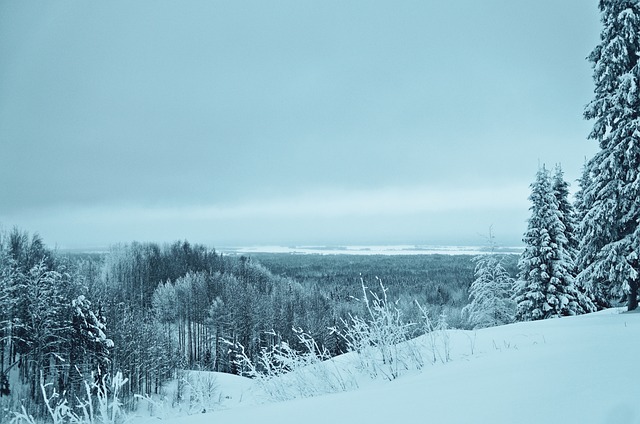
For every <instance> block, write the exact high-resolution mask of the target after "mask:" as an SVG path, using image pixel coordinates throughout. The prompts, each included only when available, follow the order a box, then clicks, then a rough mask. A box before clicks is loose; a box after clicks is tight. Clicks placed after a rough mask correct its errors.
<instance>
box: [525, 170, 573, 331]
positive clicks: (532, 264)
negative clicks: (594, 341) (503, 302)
mask: <svg viewBox="0 0 640 424" xmlns="http://www.w3.org/2000/svg"><path fill="white" fill-rule="evenodd" d="M529 199H530V200H531V202H532V206H531V208H530V210H531V217H530V218H529V222H528V227H527V231H526V233H525V235H524V239H523V241H524V243H525V251H524V252H523V253H522V256H521V257H520V261H519V263H518V267H519V270H520V272H519V275H518V281H517V283H516V284H517V288H516V293H515V297H514V301H515V302H516V303H517V311H516V318H517V319H518V320H523V321H529V320H537V319H546V318H552V317H559V316H563V315H576V314H579V313H584V312H585V309H584V307H583V306H582V305H580V303H579V301H578V300H579V298H580V294H579V293H578V291H577V290H576V288H575V285H574V279H573V276H572V268H573V263H572V260H571V256H570V252H569V251H568V249H567V247H568V243H569V242H568V240H567V237H566V235H565V230H566V228H565V225H564V224H563V222H562V219H563V217H562V213H561V211H560V205H559V203H558V199H557V198H556V195H555V192H554V190H553V186H552V184H551V180H550V176H549V172H548V171H547V170H546V168H544V166H543V167H542V168H541V169H539V170H538V173H537V175H536V180H535V182H534V183H533V184H532V185H531V196H530V197H529Z"/></svg>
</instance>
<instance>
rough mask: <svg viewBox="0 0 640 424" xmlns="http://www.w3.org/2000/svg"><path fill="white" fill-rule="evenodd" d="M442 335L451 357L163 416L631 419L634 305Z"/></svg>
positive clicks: (635, 403)
mask: <svg viewBox="0 0 640 424" xmlns="http://www.w3.org/2000/svg"><path fill="white" fill-rule="evenodd" d="M449 335H450V341H451V356H452V361H451V362H448V363H445V364H443V363H437V364H435V365H427V366H426V367H425V368H424V369H423V370H422V371H421V372H414V373H409V374H407V375H404V376H402V377H401V378H399V379H397V380H395V381H392V382H386V381H382V380H377V381H373V382H370V383H369V384H364V385H362V384H361V385H360V389H357V390H354V391H351V392H344V393H337V394H330V395H325V396H319V397H315V398H308V399H295V400H292V401H287V402H280V403H267V404H262V405H256V404H250V403H244V404H243V403H239V404H235V405H234V407H233V408H231V409H227V410H222V411H217V412H213V413H208V414H199V415H192V416H189V417H183V418H180V419H173V420H170V421H167V422H170V423H171V424H181V423H193V424H205V423H211V422H237V423H251V422H253V423H268V424H270V423H279V424H281V423H305V424H315V423H318V424H325V423H332V424H336V423H355V422H366V423H384V424H389V423H392V422H437V423H471V422H474V423H492V424H498V423H505V424H513V423H543V422H544V423H614V422H616V423H619V422H624V423H627V424H628V423H640V385H639V384H638V368H637V364H638V357H639V353H640V313H621V311H620V310H607V311H602V312H599V313H595V314H589V315H584V316H579V317H566V318H560V319H553V320H546V321H537V322H528V323H518V324H512V325H507V326H502V327H495V328H489V329H484V330H478V331H477V332H465V331H457V330H451V331H449ZM223 390H224V388H223Z"/></svg>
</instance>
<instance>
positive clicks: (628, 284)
mask: <svg viewBox="0 0 640 424" xmlns="http://www.w3.org/2000/svg"><path fill="white" fill-rule="evenodd" d="M599 7H600V11H601V13H602V23H603V29H602V32H601V34H600V39H601V40H600V44H598V45H597V46H596V47H595V49H594V50H593V52H592V53H591V55H590V56H589V60H590V61H591V62H592V63H593V79H594V82H595V90H594V92H595V97H594V99H593V100H592V101H591V102H590V103H589V104H588V105H587V107H586V109H585V114H584V116H585V118H587V119H592V120H594V121H595V122H594V124H593V130H592V132H591V134H590V135H589V138H591V139H593V140H597V141H598V143H599V145H600V151H599V152H598V153H596V155H595V156H594V157H593V158H592V159H591V160H589V161H588V162H587V164H586V169H585V173H586V177H585V178H583V180H584V186H583V188H582V191H581V193H580V202H581V208H582V209H583V210H584V216H583V217H582V221H581V223H580V251H579V261H578V266H579V268H580V269H581V272H580V274H579V276H578V280H579V281H580V283H581V284H582V285H585V286H586V287H588V288H589V289H590V291H591V292H592V293H594V294H595V295H597V296H599V297H600V298H599V299H598V302H599V303H600V304H601V305H602V306H608V305H611V304H613V303H616V302H617V301H619V300H620V299H621V298H622V297H624V296H626V297H627V303H628V309H629V310H633V309H635V308H637V305H638V280H639V278H640V277H639V273H640V262H639V260H638V254H637V251H638V248H639V247H640V229H639V222H640V203H639V202H638V199H639V198H640V131H639V129H640V128H639V127H640V120H639V118H640V97H639V87H638V85H639V77H640V68H639V67H638V54H637V52H638V51H640V4H639V3H638V2H637V1H620V0H615V1H614V0H601V1H600V4H599Z"/></svg>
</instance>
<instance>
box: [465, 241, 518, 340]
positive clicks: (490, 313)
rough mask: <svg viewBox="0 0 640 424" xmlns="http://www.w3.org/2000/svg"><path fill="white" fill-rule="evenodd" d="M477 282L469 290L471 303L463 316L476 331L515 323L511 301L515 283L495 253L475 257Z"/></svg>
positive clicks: (513, 306)
mask: <svg viewBox="0 0 640 424" xmlns="http://www.w3.org/2000/svg"><path fill="white" fill-rule="evenodd" d="M473 260H474V261H475V263H476V267H475V277H476V278H475V280H474V281H473V283H471V287H469V304H468V305H467V306H465V307H464V308H463V309H462V315H463V317H465V318H466V319H467V321H468V322H469V324H470V325H471V326H472V327H473V328H484V327H493V326H496V325H502V324H508V323H510V322H512V321H513V317H514V313H515V304H514V302H513V300H512V299H511V296H512V294H513V284H514V280H513V278H511V276H510V275H509V273H508V272H507V271H506V270H505V269H504V267H503V266H502V262H501V261H500V257H499V256H498V255H497V254H495V253H494V252H493V251H492V252H491V253H489V254H482V255H478V256H475V257H474V258H473Z"/></svg>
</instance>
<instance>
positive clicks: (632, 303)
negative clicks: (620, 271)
mask: <svg viewBox="0 0 640 424" xmlns="http://www.w3.org/2000/svg"><path fill="white" fill-rule="evenodd" d="M629 286H630V287H629V305H628V308H627V310H628V311H633V310H635V309H636V308H637V307H638V282H637V281H632V282H631V283H630V284H629Z"/></svg>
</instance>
